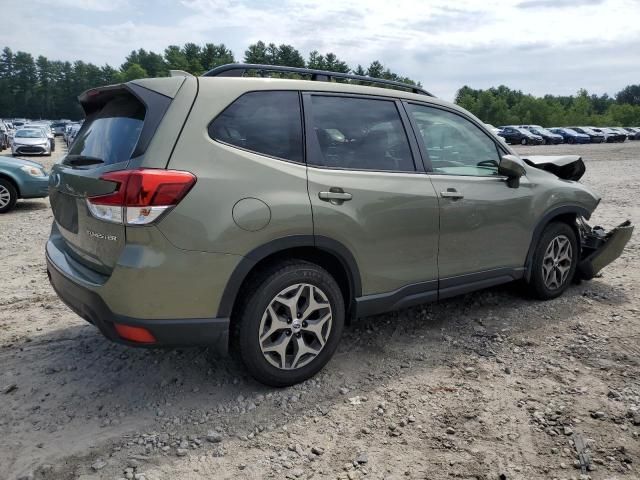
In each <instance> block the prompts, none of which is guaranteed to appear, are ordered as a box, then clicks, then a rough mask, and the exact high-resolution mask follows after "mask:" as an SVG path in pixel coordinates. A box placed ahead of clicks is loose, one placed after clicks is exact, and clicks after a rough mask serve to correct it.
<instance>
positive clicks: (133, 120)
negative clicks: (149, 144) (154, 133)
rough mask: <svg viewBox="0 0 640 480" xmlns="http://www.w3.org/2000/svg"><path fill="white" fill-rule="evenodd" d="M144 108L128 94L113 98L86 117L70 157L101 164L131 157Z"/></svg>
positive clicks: (140, 128) (141, 123) (137, 137)
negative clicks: (92, 160) (84, 158)
mask: <svg viewBox="0 0 640 480" xmlns="http://www.w3.org/2000/svg"><path fill="white" fill-rule="evenodd" d="M144 116H145V107H144V105H143V104H142V103H140V101H138V100H137V99H136V98H134V97H132V96H131V95H121V96H117V97H113V98H112V99H110V100H109V101H107V102H106V103H105V104H104V106H103V107H102V108H101V109H100V110H98V111H97V112H94V113H92V114H91V115H90V116H89V117H87V119H86V121H85V122H84V125H83V126H82V129H81V130H80V132H79V134H78V136H77V137H76V139H75V141H74V142H73V145H71V148H70V149H69V155H73V156H76V155H78V156H83V157H84V156H87V157H94V158H98V159H100V160H102V161H103V162H104V163H103V165H109V164H112V163H117V162H124V161H127V160H129V159H130V158H131V154H132V153H133V149H134V148H135V146H136V144H137V143H138V139H139V138H140V132H141V131H142V126H143V124H144Z"/></svg>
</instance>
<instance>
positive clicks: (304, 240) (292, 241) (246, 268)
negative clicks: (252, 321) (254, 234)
mask: <svg viewBox="0 0 640 480" xmlns="http://www.w3.org/2000/svg"><path fill="white" fill-rule="evenodd" d="M300 247H307V248H317V249H318V250H320V251H323V252H324V253H328V254H330V255H332V256H333V257H335V258H336V259H337V260H338V261H339V262H340V264H341V265H342V268H343V269H344V271H345V272H346V274H347V277H348V279H349V283H350V285H349V291H350V292H351V297H352V298H351V300H352V301H353V300H354V299H355V298H357V297H359V296H361V295H362V282H361V278H360V271H359V269H358V265H357V263H356V260H355V257H354V256H353V254H352V253H351V251H350V250H349V249H348V248H347V247H346V246H344V245H343V244H342V243H340V242H338V241H336V240H334V239H332V238H329V237H324V236H318V235H316V236H314V235H290V236H287V237H281V238H277V239H275V240H271V241H269V242H267V243H265V244H263V245H260V246H259V247H257V248H255V249H253V250H251V251H250V252H249V253H248V254H247V255H245V256H244V257H243V258H242V260H240V262H239V263H238V265H237V266H236V268H235V269H234V270H233V272H232V273H231V276H230V277H229V280H228V281H227V285H226V286H225V288H224V292H223V293H222V297H221V299H220V304H219V306H218V312H217V315H218V316H225V317H229V316H231V313H232V311H233V307H234V305H235V302H236V300H237V297H238V293H239V291H240V288H241V287H242V284H243V283H244V281H245V280H246V279H247V277H248V276H249V274H250V273H251V272H252V270H253V268H254V267H255V266H256V265H257V264H258V263H260V262H261V261H262V260H265V259H266V258H268V257H271V256H273V255H275V254H278V253H280V252H284V251H286V250H291V249H295V248H300ZM347 307H348V305H347Z"/></svg>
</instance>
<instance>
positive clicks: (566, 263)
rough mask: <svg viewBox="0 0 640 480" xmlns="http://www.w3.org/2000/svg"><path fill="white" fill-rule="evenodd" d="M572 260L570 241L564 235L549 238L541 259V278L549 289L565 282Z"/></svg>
mask: <svg viewBox="0 0 640 480" xmlns="http://www.w3.org/2000/svg"><path fill="white" fill-rule="evenodd" d="M572 262H573V249H572V247H571V241H570V240H569V238H567V237H566V236H565V235H558V236H557V237H555V238H554V239H553V240H551V242H550V243H549V246H548V247H547V250H546V251H545V253H544V257H543V259H542V280H543V281H544V284H545V286H546V287H547V288H548V289H549V290H557V289H559V288H561V287H562V286H563V285H564V284H565V282H566V281H567V278H568V276H569V272H570V271H571V264H572Z"/></svg>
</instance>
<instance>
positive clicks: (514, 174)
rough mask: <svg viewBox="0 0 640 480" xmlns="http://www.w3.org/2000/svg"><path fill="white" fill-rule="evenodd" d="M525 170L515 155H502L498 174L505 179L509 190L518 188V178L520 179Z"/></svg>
mask: <svg viewBox="0 0 640 480" xmlns="http://www.w3.org/2000/svg"><path fill="white" fill-rule="evenodd" d="M525 173H527V170H526V169H525V168H524V165H523V164H522V160H520V159H519V158H518V157H516V156H515V155H503V157H502V160H500V165H498V174H499V175H504V176H505V177H507V186H508V187H509V188H518V187H519V186H520V177H522V176H523V175H524V174H525Z"/></svg>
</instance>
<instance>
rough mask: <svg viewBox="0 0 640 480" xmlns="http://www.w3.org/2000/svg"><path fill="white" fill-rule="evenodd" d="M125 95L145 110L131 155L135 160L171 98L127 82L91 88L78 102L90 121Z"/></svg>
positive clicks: (156, 126) (151, 136) (146, 144)
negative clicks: (137, 102) (108, 104)
mask: <svg viewBox="0 0 640 480" xmlns="http://www.w3.org/2000/svg"><path fill="white" fill-rule="evenodd" d="M127 95H128V96H131V97H134V98H135V99H136V100H138V101H139V102H140V103H142V104H143V105H144V107H145V110H146V112H145V116H144V125H143V127H142V131H141V132H140V138H139V139H138V143H137V144H136V147H135V149H134V151H133V153H132V154H131V158H135V157H138V156H140V155H142V154H144V152H145V151H146V150H147V147H148V146H149V144H150V143H151V139H152V138H153V135H154V134H155V132H156V129H157V128H158V125H160V122H161V121H162V118H163V117H164V114H165V113H166V112H167V110H168V109H169V105H171V101H172V98H171V97H168V96H166V95H163V94H162V93H159V92H156V91H154V90H151V89H148V88H145V87H143V86H141V85H137V84H136V83H133V82H127V83H120V84H116V85H107V86H105V87H99V88H92V89H90V90H87V91H85V92H83V93H82V94H80V96H79V97H78V100H79V101H80V105H81V106H82V109H83V110H84V113H85V115H86V117H87V120H90V119H91V115H92V114H95V113H98V112H99V111H100V110H101V109H102V107H103V106H104V105H105V104H106V103H107V102H108V101H109V100H111V99H113V98H115V97H121V96H127ZM90 124H91V122H90V121H86V122H85V123H84V125H83V126H82V129H84V128H85V127H87V126H88V125H90ZM82 129H81V131H82Z"/></svg>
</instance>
